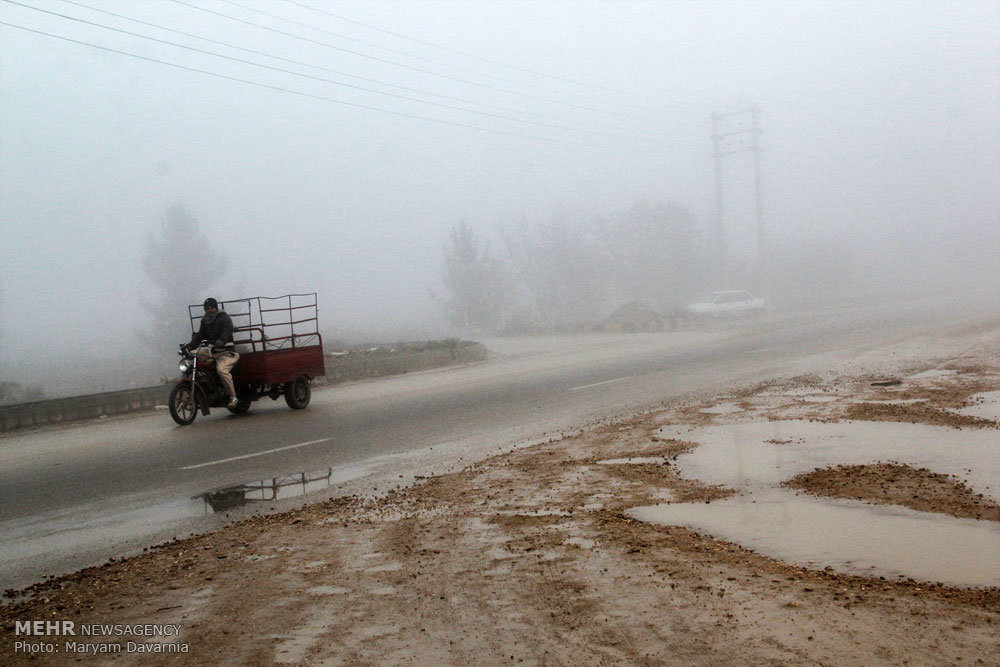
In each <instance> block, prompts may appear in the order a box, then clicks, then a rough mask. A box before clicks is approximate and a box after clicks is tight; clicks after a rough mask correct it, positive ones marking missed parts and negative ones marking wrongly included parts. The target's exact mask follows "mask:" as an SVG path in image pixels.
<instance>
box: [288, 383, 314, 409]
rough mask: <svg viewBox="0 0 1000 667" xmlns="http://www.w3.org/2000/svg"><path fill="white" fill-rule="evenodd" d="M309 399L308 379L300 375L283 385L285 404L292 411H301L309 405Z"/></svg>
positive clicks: (310, 393)
mask: <svg viewBox="0 0 1000 667" xmlns="http://www.w3.org/2000/svg"><path fill="white" fill-rule="evenodd" d="M311 397H312V389H311V388H310V387H309V378H307V377H306V376H305V375H300V376H298V377H297V378H295V379H294V380H293V381H292V382H289V383H288V384H287V385H285V403H286V404H287V405H288V407H290V408H291V409H292V410H301V409H302V408H304V407H306V406H307V405H309V399H310V398H311Z"/></svg>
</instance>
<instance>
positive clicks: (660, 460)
mask: <svg viewBox="0 0 1000 667" xmlns="http://www.w3.org/2000/svg"><path fill="white" fill-rule="evenodd" d="M666 462H667V459H666V458H664V457H662V456H633V457H632V458H628V459H605V460H604V461H598V462H597V463H598V464H599V465H602V466H617V465H630V464H634V465H640V464H644V463H656V464H659V465H663V464H665V463H666Z"/></svg>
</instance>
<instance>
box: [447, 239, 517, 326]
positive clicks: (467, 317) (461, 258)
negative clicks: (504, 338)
mask: <svg viewBox="0 0 1000 667" xmlns="http://www.w3.org/2000/svg"><path fill="white" fill-rule="evenodd" d="M443 281H444V286H445V287H446V288H447V289H448V290H449V291H450V292H451V294H450V296H448V298H446V299H445V311H446V314H447V316H448V319H449V320H450V321H451V323H452V324H454V325H455V326H457V327H458V328H459V329H461V330H462V331H463V332H465V333H471V332H489V333H495V332H497V331H500V330H501V329H503V327H504V325H505V323H506V317H507V314H508V312H509V310H510V305H511V300H512V299H511V280H510V275H509V273H508V271H507V267H506V266H505V265H504V264H503V263H502V262H500V261H499V260H498V259H496V258H495V257H493V256H492V255H491V254H490V246H489V242H482V241H480V239H479V235H478V234H476V232H474V231H473V230H472V228H471V227H469V225H468V224H466V223H465V222H462V223H460V224H459V225H458V226H456V227H455V228H453V229H452V230H451V236H450V238H449V243H448V244H447V245H445V248H444V276H443Z"/></svg>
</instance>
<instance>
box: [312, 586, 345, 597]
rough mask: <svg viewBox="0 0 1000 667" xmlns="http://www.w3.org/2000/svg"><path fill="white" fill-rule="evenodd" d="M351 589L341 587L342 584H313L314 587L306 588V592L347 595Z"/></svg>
mask: <svg viewBox="0 0 1000 667" xmlns="http://www.w3.org/2000/svg"><path fill="white" fill-rule="evenodd" d="M350 592H351V591H349V590H347V589H346V588H341V587H340V586H313V587H312V588H309V589H306V593H308V594H309V595H346V594H347V593H350Z"/></svg>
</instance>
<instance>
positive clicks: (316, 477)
mask: <svg viewBox="0 0 1000 667" xmlns="http://www.w3.org/2000/svg"><path fill="white" fill-rule="evenodd" d="M331 484H333V468H332V467H329V468H323V469H321V470H317V471H313V472H300V473H295V474H294V475H284V476H282V477H271V478H270V479H262V480H259V481H253V482H247V483H246V484H236V485H233V486H226V487H220V488H218V489H212V490H211V491H206V492H205V493H201V494H198V495H197V496H195V498H201V499H202V500H203V501H205V511H206V512H207V511H208V509H209V508H211V510H212V511H213V512H228V511H229V510H232V509H236V508H237V507H243V506H244V505H249V504H250V503H256V502H273V501H275V500H284V499H285V498H295V497H297V496H304V495H306V494H307V493H310V492H312V491H319V490H320V489H324V488H326V487H328V486H330V485H331Z"/></svg>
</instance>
